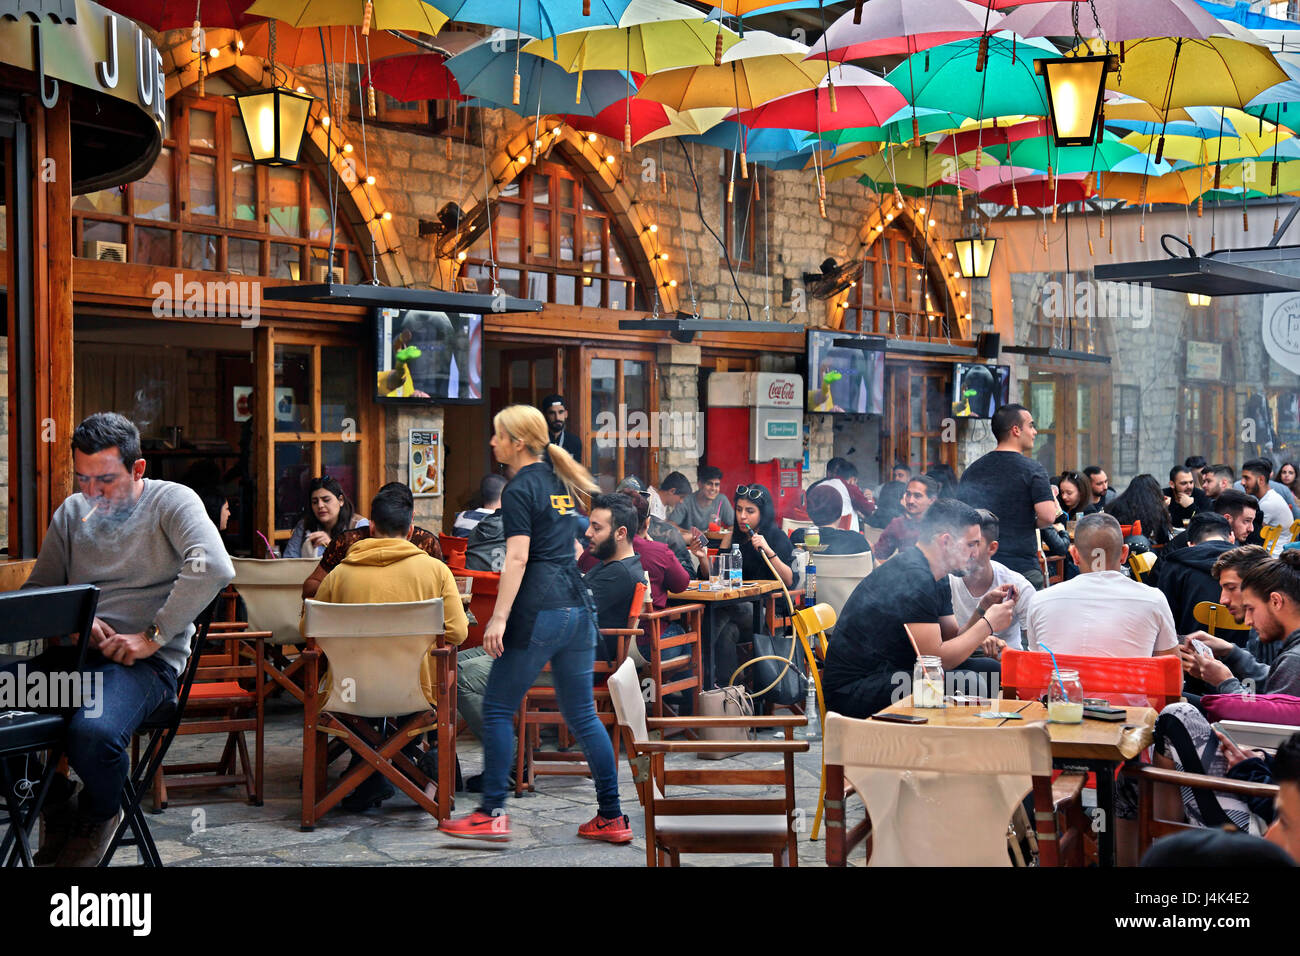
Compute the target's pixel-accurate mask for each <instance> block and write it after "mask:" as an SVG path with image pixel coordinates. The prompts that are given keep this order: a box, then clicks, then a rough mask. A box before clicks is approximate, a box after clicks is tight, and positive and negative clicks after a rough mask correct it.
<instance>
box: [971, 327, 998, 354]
mask: <svg viewBox="0 0 1300 956" xmlns="http://www.w3.org/2000/svg"><path fill="white" fill-rule="evenodd" d="M975 348H976V350H977V351H978V352H979V354H980V358H986V359H995V358H997V357H998V352H999V351H1000V350H1001V348H1002V336H1001V335H1000V334H999V333H997V332H981V333H980V334H979V338H978V339H977V340H976V342H975Z"/></svg>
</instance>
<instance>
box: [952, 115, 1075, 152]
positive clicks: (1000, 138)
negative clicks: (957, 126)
mask: <svg viewBox="0 0 1300 956" xmlns="http://www.w3.org/2000/svg"><path fill="white" fill-rule="evenodd" d="M1049 132H1050V130H1049V129H1048V125H1047V120H1045V119H1035V120H1030V121H1029V122H1027V123H1013V124H1008V125H1005V126H993V127H989V128H984V127H981V128H978V129H967V130H961V131H959V132H956V133H953V134H952V135H950V136H945V137H944V138H943V139H941V140H940V141H939V145H938V146H937V147H935V150H934V151H935V152H936V153H939V154H941V155H944V156H957V155H960V154H961V153H969V152H970V151H971V150H973V149H988V148H989V147H990V146H1005V145H1006V144H1007V143H1015V142H1019V141H1020V140H1022V139H1029V138H1031V137H1035V136H1046V135H1048V133H1049Z"/></svg>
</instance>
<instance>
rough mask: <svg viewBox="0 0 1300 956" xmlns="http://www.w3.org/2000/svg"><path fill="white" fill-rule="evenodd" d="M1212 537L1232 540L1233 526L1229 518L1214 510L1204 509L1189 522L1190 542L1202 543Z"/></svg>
mask: <svg viewBox="0 0 1300 956" xmlns="http://www.w3.org/2000/svg"><path fill="white" fill-rule="evenodd" d="M1211 538H1223V539H1224V540H1225V541H1231V540H1232V526H1231V525H1230V524H1228V519H1227V518H1225V517H1224V516H1223V515H1221V514H1215V513H1214V512H1213V511H1202V512H1200V513H1199V514H1197V515H1193V516H1192V520H1191V521H1190V522H1188V524H1187V542H1188V544H1200V543H1201V542H1202V541H1209V540H1210V539H1211Z"/></svg>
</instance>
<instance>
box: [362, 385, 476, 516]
mask: <svg viewBox="0 0 1300 956" xmlns="http://www.w3.org/2000/svg"><path fill="white" fill-rule="evenodd" d="M442 427H443V410H442V408H440V407H439V406H436V405H430V406H428V407H427V408H408V407H405V406H393V405H389V406H385V409H384V451H385V456H386V459H387V467H386V468H385V470H384V475H383V481H382V482H381V484H387V483H388V482H390V481H400V482H402V483H403V484H406V483H408V482H409V479H410V452H409V449H408V446H407V438H408V433H409V432H410V430H411V429H412V428H436V429H439V430H440V431H441V430H442ZM449 467H450V468H456V467H464V466H463V465H458V464H457V463H456V462H448V461H447V460H446V456H445V455H444V457H443V488H444V489H445V488H446V485H447V469H448V468H449ZM479 477H481V476H480V475H479V474H478V473H477V472H475V475H474V480H475V482H477V481H478V479H479ZM446 498H447V496H446V493H445V491H444V493H443V494H441V495H417V496H416V498H415V523H416V524H417V525H419V526H420V527H422V528H427V529H429V530H430V531H433V532H435V533H436V532H438V531H440V530H442V526H443V525H442V517H443V513H444V511H445V510H446V507H447V503H446Z"/></svg>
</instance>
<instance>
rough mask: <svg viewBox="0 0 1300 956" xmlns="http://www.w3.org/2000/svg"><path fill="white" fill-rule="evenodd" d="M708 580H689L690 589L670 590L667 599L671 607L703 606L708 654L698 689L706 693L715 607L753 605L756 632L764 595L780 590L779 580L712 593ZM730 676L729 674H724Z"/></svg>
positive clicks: (710, 677) (710, 681)
mask: <svg viewBox="0 0 1300 956" xmlns="http://www.w3.org/2000/svg"><path fill="white" fill-rule="evenodd" d="M708 588H709V583H708V582H707V581H692V582H691V585H690V587H688V588H687V589H686V590H685V591H676V592H673V591H670V592H669V593H668V600H669V602H670V603H674V604H703V605H704V634H703V637H704V640H705V645H706V647H707V650H708V653H706V654H704V655H703V658H702V662H701V666H702V667H703V670H704V674H703V675H702V678H703V679H702V681H701V684H700V686H701V688H702V689H703V690H709V689H710V688H712V687H715V686H716V684H715V682H714V679H715V677H716V675H715V674H714V673H713V670H714V664H713V640H714V634H715V632H716V629H715V627H714V617H715V614H716V612H717V608H720V607H726V606H729V605H736V604H744V603H747V602H748V603H752V604H753V605H754V631H755V633H757V632H758V629H759V610H760V609H761V607H762V603H763V598H764V596H765V595H768V594H770V593H772V592H773V591H779V590H781V583H780V582H779V581H744V582H742V586H741V588H740V589H739V590H724V591H711V590H709V589H708ZM726 676H727V677H730V676H731V675H730V674H728V675H726Z"/></svg>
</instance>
